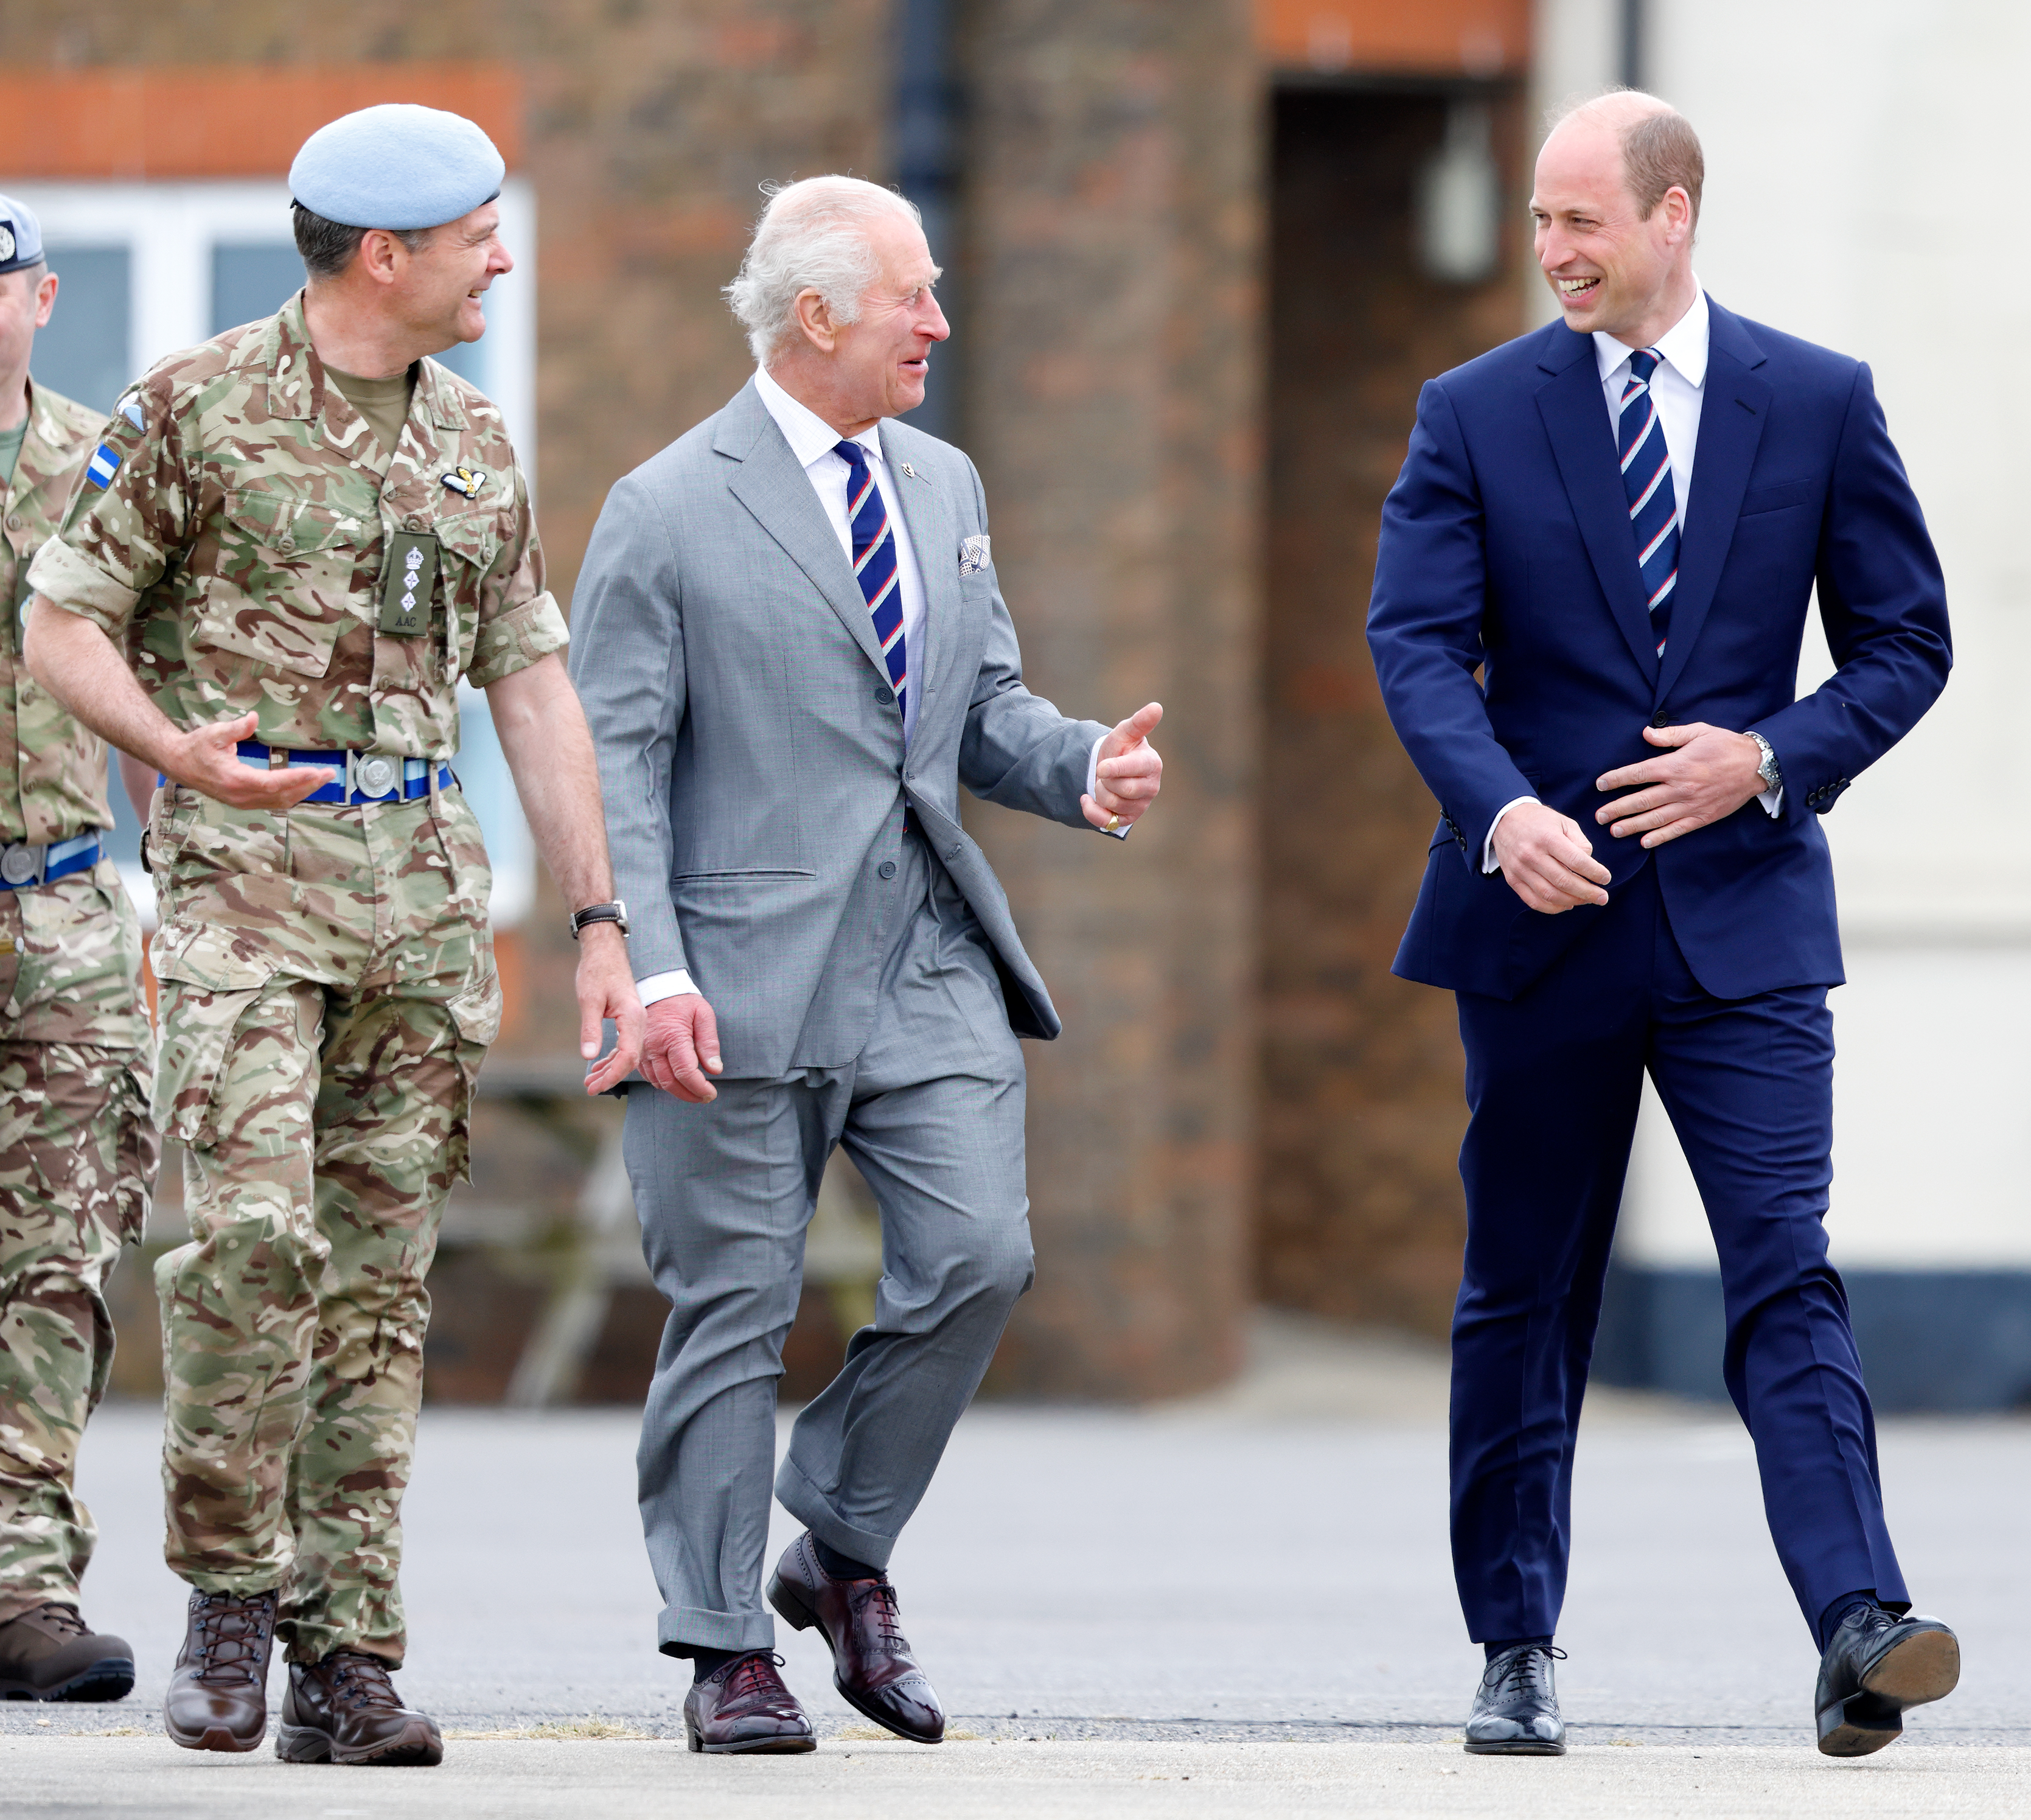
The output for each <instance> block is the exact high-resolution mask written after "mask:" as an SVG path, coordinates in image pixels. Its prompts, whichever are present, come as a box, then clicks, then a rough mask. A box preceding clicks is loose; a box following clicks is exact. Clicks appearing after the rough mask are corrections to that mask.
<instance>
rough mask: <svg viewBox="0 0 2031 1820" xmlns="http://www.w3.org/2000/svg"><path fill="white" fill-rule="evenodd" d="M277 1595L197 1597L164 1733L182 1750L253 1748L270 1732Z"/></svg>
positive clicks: (193, 1598)
mask: <svg viewBox="0 0 2031 1820" xmlns="http://www.w3.org/2000/svg"><path fill="white" fill-rule="evenodd" d="M274 1640H275V1595H274V1594H273V1593H272V1592H264V1593H255V1594H252V1595H251V1596H250V1597H248V1598H240V1596H239V1595H238V1594H235V1593H205V1592H194V1593H192V1594H191V1597H190V1617H189V1620H188V1628H187V1629H186V1630H185V1632H184V1647H182V1649H181V1650H178V1651H177V1665H176V1669H175V1671H174V1673H172V1674H171V1675H170V1691H169V1692H168V1694H167V1695H166V1696H165V1697H164V1699H163V1701H162V1729H163V1730H164V1731H166V1732H168V1733H169V1735H170V1737H171V1738H173V1739H174V1740H175V1741H176V1742H177V1744H181V1745H182V1746H183V1747H184V1749H185V1750H186V1751H252V1750H253V1749H254V1748H255V1747H256V1746H258V1745H259V1744H260V1742H261V1740H262V1739H263V1738H264V1737H266V1736H267V1732H268V1651H269V1650H270V1647H272V1645H273V1644H274Z"/></svg>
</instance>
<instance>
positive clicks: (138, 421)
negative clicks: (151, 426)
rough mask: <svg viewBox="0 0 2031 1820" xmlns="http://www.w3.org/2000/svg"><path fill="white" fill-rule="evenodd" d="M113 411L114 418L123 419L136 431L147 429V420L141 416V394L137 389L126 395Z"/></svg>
mask: <svg viewBox="0 0 2031 1820" xmlns="http://www.w3.org/2000/svg"><path fill="white" fill-rule="evenodd" d="M113 409H114V414H115V415H116V416H121V417H125V419H126V420H127V421H128V422H129V423H132V425H133V426H134V427H135V428H136V429H137V430H145V429H147V427H148V421H147V419H146V418H145V417H143V416H142V415H141V394H140V390H138V389H137V390H134V391H132V392H129V393H127V395H126V396H125V397H123V398H122V399H121V401H120V402H119V403H118V404H117V405H114V407H113Z"/></svg>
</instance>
